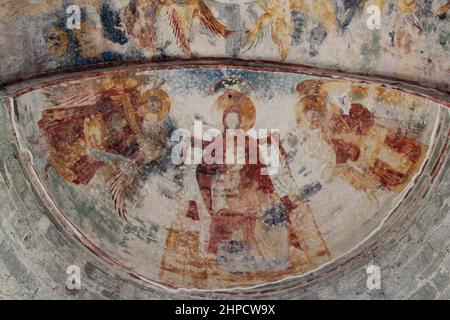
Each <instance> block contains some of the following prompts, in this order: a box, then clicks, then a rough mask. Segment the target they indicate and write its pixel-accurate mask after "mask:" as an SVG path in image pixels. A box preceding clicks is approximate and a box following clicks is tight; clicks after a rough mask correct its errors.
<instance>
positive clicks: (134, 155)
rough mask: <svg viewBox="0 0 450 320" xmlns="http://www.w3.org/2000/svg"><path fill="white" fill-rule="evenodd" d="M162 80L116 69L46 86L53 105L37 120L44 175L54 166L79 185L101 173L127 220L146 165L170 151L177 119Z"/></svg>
mask: <svg viewBox="0 0 450 320" xmlns="http://www.w3.org/2000/svg"><path fill="white" fill-rule="evenodd" d="M149 80H152V81H149ZM149 82H153V83H149ZM162 83H163V80H161V79H156V80H155V79H153V78H149V77H148V76H132V77H131V76H129V75H114V76H109V77H106V79H105V78H104V77H103V78H94V79H90V80H80V81H79V82H75V83H71V84H70V85H63V86H61V87H60V88H58V89H57V90H49V91H48V92H46V97H47V100H48V101H49V102H51V103H52V104H53V105H54V106H55V107H53V108H50V109H47V110H44V111H43V112H42V118H41V120H40V121H39V123H38V124H39V127H40V130H41V132H42V134H43V136H44V137H45V141H46V151H47V154H48V164H47V166H46V169H45V175H46V177H48V175H49V169H50V168H53V169H54V170H55V171H56V172H57V173H59V175H60V176H62V177H63V178H64V179H65V180H66V181H69V182H71V183H74V184H78V185H88V184H89V182H90V181H91V180H92V179H93V178H94V176H96V175H98V176H100V177H101V178H102V179H103V181H105V182H106V183H107V185H108V187H109V191H110V193H111V197H112V200H113V202H114V205H115V209H116V211H117V213H118V214H119V215H120V217H122V218H123V219H125V220H126V219H127V210H126V200H131V197H132V195H133V194H135V193H136V192H135V191H137V190H136V188H137V187H139V182H141V181H142V179H145V177H146V175H148V172H149V171H150V170H146V168H147V167H148V166H149V165H151V164H152V163H154V162H155V161H157V160H158V159H160V158H161V157H163V156H164V152H168V151H167V148H166V147H167V144H168V141H169V137H170V134H171V132H172V131H173V125H172V120H171V118H170V117H169V111H170V99H169V96H168V95H167V93H166V92H165V91H164V90H162V89H161V88H160V86H161V85H162ZM149 87H150V89H148V88H149Z"/></svg>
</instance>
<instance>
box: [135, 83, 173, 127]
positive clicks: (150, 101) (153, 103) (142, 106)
mask: <svg viewBox="0 0 450 320" xmlns="http://www.w3.org/2000/svg"><path fill="white" fill-rule="evenodd" d="M136 104H137V108H136V122H137V124H138V126H139V127H140V129H141V130H142V133H144V134H150V133H152V131H153V128H154V127H155V126H156V125H157V124H158V123H161V122H162V121H163V120H165V119H166V118H167V116H168V115H169V111H170V100H169V96H168V95H167V93H165V92H164V91H163V90H161V89H159V88H155V89H152V90H148V91H146V92H145V93H144V94H142V95H141V96H140V98H139V101H137V103H136Z"/></svg>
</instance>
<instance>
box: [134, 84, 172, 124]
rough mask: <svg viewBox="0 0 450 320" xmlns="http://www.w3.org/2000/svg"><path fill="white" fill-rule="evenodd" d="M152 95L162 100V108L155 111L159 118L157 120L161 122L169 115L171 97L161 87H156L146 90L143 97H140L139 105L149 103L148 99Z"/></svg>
mask: <svg viewBox="0 0 450 320" xmlns="http://www.w3.org/2000/svg"><path fill="white" fill-rule="evenodd" d="M152 97H156V98H157V99H158V100H159V101H161V104H162V107H161V110H159V111H158V112H154V113H153V114H154V115H155V116H156V119H157V120H156V121H155V122H161V121H163V120H164V119H166V118H167V116H168V115H169V112H170V98H169V96H168V95H167V93H166V92H165V91H164V90H162V89H160V88H154V89H151V90H148V91H146V92H145V93H144V94H143V95H141V98H140V99H139V105H143V104H145V103H147V101H148V100H149V99H150V98H152Z"/></svg>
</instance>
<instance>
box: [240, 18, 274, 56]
mask: <svg viewBox="0 0 450 320" xmlns="http://www.w3.org/2000/svg"><path fill="white" fill-rule="evenodd" d="M269 33H270V14H268V13H264V14H263V15H262V16H261V17H259V18H258V20H257V21H256V23H255V25H254V26H253V27H252V28H251V29H250V30H249V31H247V40H246V43H245V45H244V47H245V51H248V50H251V49H253V48H255V47H256V46H257V45H258V44H259V43H261V42H262V41H263V40H264V39H265V38H266V37H267V35H268V34H269Z"/></svg>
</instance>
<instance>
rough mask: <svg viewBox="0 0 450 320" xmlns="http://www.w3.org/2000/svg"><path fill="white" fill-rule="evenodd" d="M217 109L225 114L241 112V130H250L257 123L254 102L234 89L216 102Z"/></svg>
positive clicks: (227, 91) (229, 90) (226, 92)
mask: <svg viewBox="0 0 450 320" xmlns="http://www.w3.org/2000/svg"><path fill="white" fill-rule="evenodd" d="M215 107H216V108H217V109H218V110H221V111H222V112H223V113H224V114H223V117H224V116H225V115H226V113H228V112H230V111H233V112H236V111H239V116H240V128H241V129H242V130H244V131H248V130H250V129H251V128H252V127H253V126H254V124H255V121H256V107H255V105H254V104H253V102H252V100H251V99H250V98H249V97H248V96H247V95H246V94H244V93H242V92H239V91H236V90H234V89H228V90H226V91H225V92H224V93H223V94H222V95H221V96H220V97H219V98H218V99H217V101H216V103H215Z"/></svg>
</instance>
